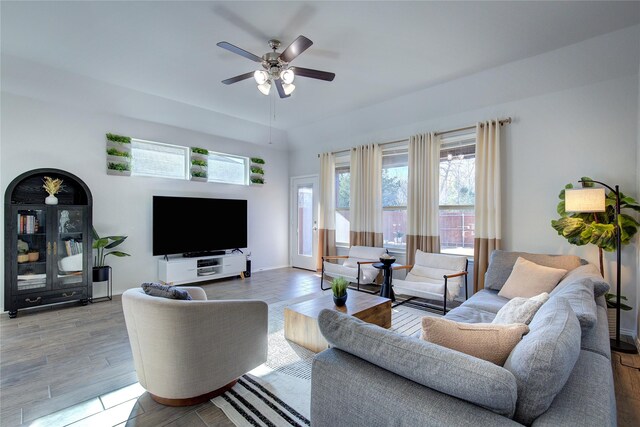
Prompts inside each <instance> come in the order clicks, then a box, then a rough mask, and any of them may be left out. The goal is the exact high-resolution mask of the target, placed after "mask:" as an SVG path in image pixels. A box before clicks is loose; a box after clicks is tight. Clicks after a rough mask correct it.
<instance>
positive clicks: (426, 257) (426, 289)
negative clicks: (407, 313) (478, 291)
mask: <svg viewBox="0 0 640 427" xmlns="http://www.w3.org/2000/svg"><path fill="white" fill-rule="evenodd" d="M468 266H469V261H468V259H467V257H465V256H460V255H447V254H434V253H427V252H422V251H421V250H419V249H418V250H417V251H416V257H415V264H413V265H401V266H398V267H393V270H409V272H408V273H407V276H406V278H405V279H404V280H401V279H395V278H394V279H393V280H392V286H393V291H394V292H395V293H396V294H401V295H408V296H409V298H408V299H406V300H404V301H402V302H401V303H399V304H397V305H400V304H404V303H406V302H411V304H412V305H417V306H420V307H423V308H432V309H434V308H439V307H437V306H434V305H432V304H428V303H418V302H414V301H413V300H414V299H416V298H423V299H429V300H439V299H442V314H446V313H447V301H453V300H454V299H455V298H456V297H457V296H458V294H459V292H460V287H462V286H464V291H465V299H467V298H469V291H468V289H467V274H468V273H467V268H468ZM463 278H464V280H463Z"/></svg>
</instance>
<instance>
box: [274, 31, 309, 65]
mask: <svg viewBox="0 0 640 427" xmlns="http://www.w3.org/2000/svg"><path fill="white" fill-rule="evenodd" d="M312 44H313V42H312V41H311V40H309V39H308V38H306V37H305V36H298V38H297V39H295V40H294V41H293V43H291V44H290V45H289V46H288V47H287V48H286V49H285V50H284V51H283V52H282V53H281V54H280V59H281V60H282V61H284V62H291V61H293V60H294V59H296V57H297V56H298V55H300V54H301V53H302V52H304V51H305V50H307V49H309V46H311V45H312Z"/></svg>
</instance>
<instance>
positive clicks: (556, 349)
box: [504, 298, 581, 425]
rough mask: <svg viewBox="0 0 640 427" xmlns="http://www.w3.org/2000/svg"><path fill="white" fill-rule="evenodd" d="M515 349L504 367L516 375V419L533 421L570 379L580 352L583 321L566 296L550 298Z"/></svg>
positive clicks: (525, 421) (523, 421)
mask: <svg viewBox="0 0 640 427" xmlns="http://www.w3.org/2000/svg"><path fill="white" fill-rule="evenodd" d="M529 328H530V331H529V333H528V334H527V335H525V336H524V338H523V339H522V341H520V343H519V344H518V345H516V347H515V348H514V349H513V351H512V352H511V355H509V358H508V359H507V361H506V362H505V364H504V367H505V368H506V369H507V370H509V371H510V372H511V373H513V375H514V376H515V377H516V382H517V383H518V403H517V407H516V413H515V417H514V419H515V420H516V421H518V422H520V423H523V424H526V425H529V424H531V423H532V422H533V420H535V419H536V418H537V417H538V416H540V414H542V413H544V411H546V410H547V409H549V406H550V405H551V402H553V399H554V398H555V397H556V395H557V394H558V393H559V392H560V390H561V389H562V387H563V386H564V384H565V383H566V382H567V379H568V378H569V375H570V374H571V371H572V369H573V366H574V365H575V363H576V360H577V359H578V356H579V354H580V333H581V331H580V323H579V322H578V318H577V317H576V315H575V314H574V313H573V310H572V309H571V305H569V303H568V302H567V301H566V300H565V299H562V298H553V299H549V301H547V302H546V303H545V304H543V305H542V307H541V308H540V310H538V312H537V313H536V315H535V316H534V317H533V320H532V321H531V324H530V325H529Z"/></svg>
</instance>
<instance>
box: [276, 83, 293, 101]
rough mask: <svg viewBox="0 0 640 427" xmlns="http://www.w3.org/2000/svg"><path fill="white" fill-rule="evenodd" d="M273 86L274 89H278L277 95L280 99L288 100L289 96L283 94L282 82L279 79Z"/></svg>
mask: <svg viewBox="0 0 640 427" xmlns="http://www.w3.org/2000/svg"><path fill="white" fill-rule="evenodd" d="M275 84H276V88H277V89H278V95H280V98H288V97H290V96H291V95H287V94H286V93H284V88H283V87H282V81H281V80H280V79H278V80H276V81H275Z"/></svg>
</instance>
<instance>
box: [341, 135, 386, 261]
mask: <svg viewBox="0 0 640 427" xmlns="http://www.w3.org/2000/svg"><path fill="white" fill-rule="evenodd" d="M350 198H351V205H350V208H349V209H350V214H351V221H350V227H351V231H350V233H349V237H350V243H351V246H375V247H380V248H381V247H382V150H381V149H380V146H379V145H377V144H370V145H362V146H359V147H356V148H353V149H352V150H351V191H350Z"/></svg>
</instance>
